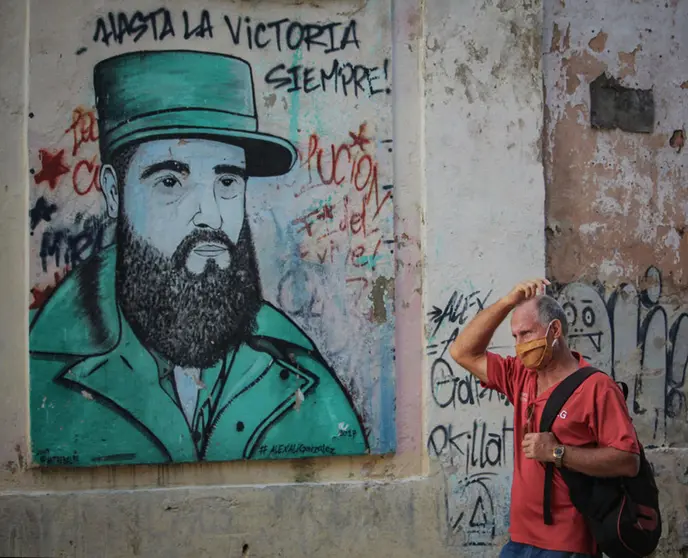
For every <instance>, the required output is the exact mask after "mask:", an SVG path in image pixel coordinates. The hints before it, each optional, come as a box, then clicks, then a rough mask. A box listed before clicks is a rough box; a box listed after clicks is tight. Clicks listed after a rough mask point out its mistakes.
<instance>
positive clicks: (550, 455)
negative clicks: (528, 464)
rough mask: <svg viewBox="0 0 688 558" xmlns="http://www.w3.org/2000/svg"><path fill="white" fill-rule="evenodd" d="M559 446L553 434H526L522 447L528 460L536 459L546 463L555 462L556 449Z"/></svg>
mask: <svg viewBox="0 0 688 558" xmlns="http://www.w3.org/2000/svg"><path fill="white" fill-rule="evenodd" d="M558 444H559V442H557V439H556V438H555V437H554V434H552V433H551V432H537V433H533V434H526V435H525V436H524V437H523V442H522V443H521V447H522V448H523V453H524V455H525V456H526V457H527V458H528V459H536V460H537V461H542V462H543V463H546V462H549V461H551V462H554V448H555V447H556V446H557V445H558Z"/></svg>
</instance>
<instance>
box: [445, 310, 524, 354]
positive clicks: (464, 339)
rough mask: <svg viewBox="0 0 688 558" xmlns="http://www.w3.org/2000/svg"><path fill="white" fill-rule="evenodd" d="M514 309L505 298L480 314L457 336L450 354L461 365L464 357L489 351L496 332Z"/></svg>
mask: <svg viewBox="0 0 688 558" xmlns="http://www.w3.org/2000/svg"><path fill="white" fill-rule="evenodd" d="M513 309H514V305H513V304H512V303H510V302H509V301H507V300H506V299H504V298H500V299H499V300H498V301H497V302H495V303H494V304H492V305H490V306H488V307H487V308H485V310H483V311H481V312H480V313H478V315H477V316H475V318H473V319H472V320H471V321H470V322H469V323H468V324H467V325H466V326H465V327H464V328H463V330H462V331H461V333H460V334H459V335H458V336H457V338H456V339H455V340H454V342H453V343H452V345H451V347H450V354H451V356H452V357H453V358H454V360H456V361H457V362H459V363H460V361H461V359H462V357H475V356H478V355H482V354H484V353H485V351H487V347H488V346H489V344H490V340H491V339H492V336H493V335H494V332H495V330H496V329H497V328H498V327H499V324H501V323H502V322H503V321H504V319H505V318H506V317H507V316H508V315H509V312H511V311H512V310H513Z"/></svg>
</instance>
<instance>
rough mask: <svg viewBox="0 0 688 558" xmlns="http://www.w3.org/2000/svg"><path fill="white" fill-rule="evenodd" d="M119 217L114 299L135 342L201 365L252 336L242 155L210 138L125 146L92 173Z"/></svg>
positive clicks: (252, 262)
mask: <svg viewBox="0 0 688 558" xmlns="http://www.w3.org/2000/svg"><path fill="white" fill-rule="evenodd" d="M100 181H101V186H102V190H103V194H104V196H105V200H106V205H107V211H108V214H109V215H110V216H111V217H113V218H116V219H117V245H118V248H117V250H118V258H117V277H116V287H117V297H118V302H119V304H120V307H121V308H122V311H123V313H124V315H125V317H126V318H127V321H128V322H129V323H130V325H131V326H132V329H133V330H134V332H135V333H136V335H137V336H138V337H139V339H141V341H142V342H143V343H144V344H145V345H146V346H148V347H150V348H152V349H154V350H155V351H157V352H158V353H160V355H161V356H162V357H164V358H165V359H167V360H169V361H170V362H172V363H173V364H177V365H181V366H189V367H199V368H202V367H207V366H210V365H211V364H213V363H214V362H216V361H217V360H219V359H220V358H221V357H222V355H224V354H225V353H226V351H227V349H228V347H229V346H231V345H234V344H238V343H239V342H241V340H242V339H244V338H245V337H246V336H248V335H250V333H251V331H252V330H253V328H254V325H255V317H256V314H257V311H258V309H259V307H260V303H261V289H260V278H259V272H258V265H257V261H256V257H255V251H254V248H253V243H252V239H251V231H250V228H249V225H248V220H247V218H246V211H245V208H246V204H245V194H246V157H245V152H244V150H243V149H242V148H241V147H238V146H236V145H231V144H228V143H223V142H218V141H213V140H208V139H160V140H152V141H146V142H142V143H140V144H137V145H134V146H130V147H126V148H123V149H122V150H120V151H119V152H117V153H115V155H114V156H113V157H112V159H111V160H110V161H107V162H106V164H104V165H103V167H102V170H101V175H100Z"/></svg>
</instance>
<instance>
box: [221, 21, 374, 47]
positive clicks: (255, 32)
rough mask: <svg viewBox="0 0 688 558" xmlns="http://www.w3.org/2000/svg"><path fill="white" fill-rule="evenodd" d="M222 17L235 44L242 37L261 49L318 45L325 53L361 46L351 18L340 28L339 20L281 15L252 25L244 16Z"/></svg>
mask: <svg viewBox="0 0 688 558" xmlns="http://www.w3.org/2000/svg"><path fill="white" fill-rule="evenodd" d="M224 20H225V23H226V24H227V29H228V30H229V34H230V36H231V38H232V42H233V43H234V44H235V45H237V46H238V45H239V44H241V42H242V37H243V38H245V40H246V46H248V48H249V49H253V48H257V49H264V48H267V47H268V46H270V45H274V46H275V47H277V50H278V51H280V52H281V51H282V50H283V49H285V50H292V51H293V50H298V49H299V48H301V47H302V46H305V47H306V50H307V51H309V52H310V51H311V49H315V48H319V47H320V48H323V53H324V54H329V53H331V52H338V51H341V50H345V49H346V48H347V46H349V45H354V46H355V47H356V48H357V49H360V47H361V45H360V42H359V40H358V36H357V32H356V20H353V19H352V20H350V21H349V22H348V23H346V26H345V27H344V28H343V29H342V28H341V27H342V26H343V25H344V24H343V23H341V22H332V23H325V24H319V23H300V22H298V21H292V20H289V19H286V18H285V19H280V20H277V21H270V22H262V21H261V22H258V23H256V22H253V24H252V23H251V19H250V18H248V17H237V18H236V19H234V20H232V18H230V17H229V16H224ZM242 26H243V30H244V33H242Z"/></svg>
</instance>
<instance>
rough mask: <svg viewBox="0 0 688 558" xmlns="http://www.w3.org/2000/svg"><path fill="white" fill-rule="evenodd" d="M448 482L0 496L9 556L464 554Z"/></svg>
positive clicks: (1, 534)
mask: <svg viewBox="0 0 688 558" xmlns="http://www.w3.org/2000/svg"><path fill="white" fill-rule="evenodd" d="M445 513H446V512H445V497H444V482H443V480H442V477H441V475H439V476H435V477H432V478H425V479H420V478H418V479H411V480H405V481H395V482H391V483H380V482H371V483H336V484H297V485H293V484H292V485H271V486H215V487H203V488H177V489H147V490H127V491H111V490H109V491H100V490H99V491H81V492H51V493H46V492H43V493H39V492H24V493H19V492H5V493H2V495H0V525H1V526H2V527H0V555H2V556H42V557H43V556H45V557H47V556H51V557H52V556H70V557H71V556H73V557H83V558H93V557H96V556H98V557H102V558H114V557H120V556H122V557H125V556H127V557H129V556H165V557H168V558H174V557H177V556H178V557H180V558H181V557H187V556H194V557H203V556H213V557H216V556H231V557H242V556H250V557H252V558H254V557H265V558H268V557H269V558H273V557H278V556H279V557H282V558H289V557H293V558H303V557H308V556H316V557H321V556H323V557H329V556H332V557H340V556H351V557H359V556H376V557H384V556H394V557H395V558H405V557H409V558H411V557H417V556H424V557H434V556H438V557H440V556H442V557H443V556H456V555H457V549H451V548H448V547H446V546H445V544H443V541H445V540H446V535H445Z"/></svg>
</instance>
